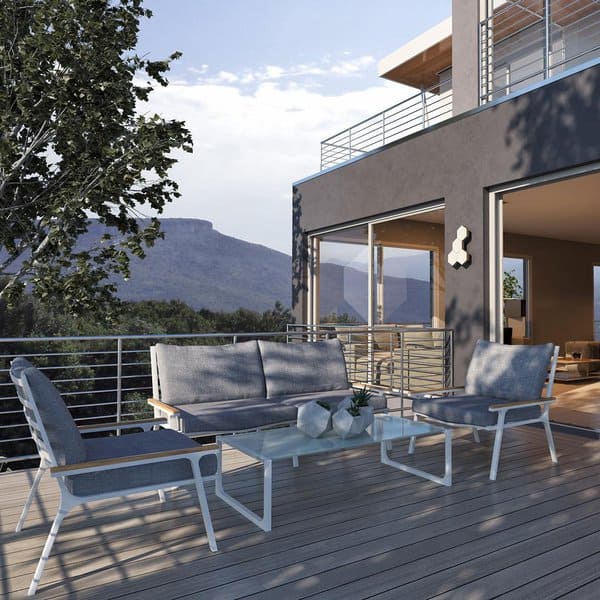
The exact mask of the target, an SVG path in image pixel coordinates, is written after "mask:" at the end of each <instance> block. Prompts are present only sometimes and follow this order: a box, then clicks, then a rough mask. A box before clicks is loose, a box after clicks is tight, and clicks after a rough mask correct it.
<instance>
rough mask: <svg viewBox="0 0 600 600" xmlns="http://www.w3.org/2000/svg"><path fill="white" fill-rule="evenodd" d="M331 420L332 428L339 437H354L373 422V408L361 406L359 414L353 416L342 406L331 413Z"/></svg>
mask: <svg viewBox="0 0 600 600" xmlns="http://www.w3.org/2000/svg"><path fill="white" fill-rule="evenodd" d="M369 409H371V410H369ZM331 421H332V424H333V430H334V431H335V433H336V434H337V435H338V436H339V437H341V438H342V439H346V438H351V437H355V436H357V435H360V434H361V433H362V432H363V431H364V430H365V429H366V428H367V427H368V426H369V425H370V424H371V423H372V422H373V409H372V408H371V407H370V406H367V407H363V408H361V409H360V415H358V417H354V416H352V415H351V414H350V413H349V412H348V411H347V410H346V409H345V408H342V409H341V410H338V411H337V412H336V413H335V414H334V415H333V417H332V419H331Z"/></svg>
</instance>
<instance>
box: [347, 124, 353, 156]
mask: <svg viewBox="0 0 600 600" xmlns="http://www.w3.org/2000/svg"><path fill="white" fill-rule="evenodd" d="M348 158H352V129H349V130H348Z"/></svg>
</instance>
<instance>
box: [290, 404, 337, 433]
mask: <svg viewBox="0 0 600 600" xmlns="http://www.w3.org/2000/svg"><path fill="white" fill-rule="evenodd" d="M296 427H297V428H298V429H299V431H301V432H302V433H304V434H305V435H308V436H309V437H312V438H318V437H319V436H321V435H323V434H324V433H326V432H327V431H329V430H330V429H331V407H330V406H329V404H328V403H327V402H324V401H323V400H317V401H316V402H315V401H314V400H313V401H311V402H307V403H306V404H303V405H302V406H299V407H298V417H297V419H296Z"/></svg>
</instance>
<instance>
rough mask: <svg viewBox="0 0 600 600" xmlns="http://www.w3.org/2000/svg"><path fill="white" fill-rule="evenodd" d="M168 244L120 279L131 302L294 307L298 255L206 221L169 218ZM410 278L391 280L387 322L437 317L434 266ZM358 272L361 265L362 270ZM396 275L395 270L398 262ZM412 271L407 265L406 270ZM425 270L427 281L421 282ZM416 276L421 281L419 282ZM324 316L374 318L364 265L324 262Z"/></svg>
mask: <svg viewBox="0 0 600 600" xmlns="http://www.w3.org/2000/svg"><path fill="white" fill-rule="evenodd" d="M160 221H161V226H162V230H163V231H164V233H165V239H164V240H157V241H156V243H155V245H154V247H152V248H148V249H147V250H146V258H145V259H143V260H141V259H139V258H135V257H133V258H132V259H131V277H130V278H129V280H128V281H118V295H119V297H120V298H121V299H123V300H131V301H139V300H182V301H183V302H185V303H186V304H188V305H189V306H191V307H192V308H195V309H201V308H207V309H209V310H222V311H226V312H229V311H234V310H237V309H238V308H247V309H250V310H255V311H259V312H262V311H265V310H269V309H271V308H273V306H274V304H275V302H277V301H279V302H281V303H282V304H283V305H284V306H286V307H290V305H291V274H292V266H291V257H290V256H289V255H287V254H285V253H283V252H278V251H277V250H273V249H271V248H267V247H266V246H262V245H260V244H251V243H249V242H244V241H242V240H239V239H237V238H234V237H231V236H228V235H223V234H222V233H219V232H218V231H216V230H215V229H214V228H213V226H212V223H210V222H209V221H204V220H201V219H165V218H163V219H161V220H160ZM105 231H106V228H105V227H104V226H103V225H101V224H100V223H99V222H98V221H95V220H92V221H91V223H90V226H89V230H88V232H87V233H86V234H85V235H84V236H82V237H81V238H80V240H79V241H78V244H77V245H78V248H80V249H81V248H89V247H91V246H93V245H96V244H97V243H98V240H100V238H101V236H102V234H103V233H105ZM413 262H414V265H412V264H411V268H410V269H408V273H406V274H407V275H409V276H408V277H406V276H405V277H393V276H392V277H390V276H386V278H385V298H384V304H385V309H384V310H385V318H386V321H387V322H392V323H394V322H421V321H427V320H428V318H429V311H430V305H429V283H428V282H427V281H424V279H426V278H427V275H426V273H427V270H426V268H425V267H424V266H423V265H421V264H419V263H418V262H417V261H413ZM355 267H356V268H355ZM389 269H390V272H391V273H392V274H394V271H397V269H395V265H394V264H392V262H391V261H390V265H389ZM405 271H406V265H405ZM421 273H424V274H423V276H422V279H421V278H420V277H419V275H420V274H421ZM414 275H416V277H414ZM320 288H321V314H323V315H327V314H331V313H337V314H343V313H348V314H349V315H350V316H352V317H354V318H356V319H358V320H359V321H366V320H367V273H366V272H365V271H364V270H363V267H362V266H361V265H353V266H352V267H347V266H346V267H344V266H342V265H340V264H336V263H334V262H326V263H323V264H322V265H321V283H320Z"/></svg>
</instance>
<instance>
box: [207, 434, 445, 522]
mask: <svg viewBox="0 0 600 600" xmlns="http://www.w3.org/2000/svg"><path fill="white" fill-rule="evenodd" d="M440 429H442V430H443V431H440V434H441V433H443V434H444V475H443V476H441V477H440V476H439V475H434V474H433V473H429V472H428V471H423V470H422V469H418V468H416V467H412V466H410V465H406V464H404V463H401V462H398V461H396V460H393V459H391V458H390V457H389V454H388V452H389V450H391V446H392V442H393V441H398V440H400V439H403V438H397V439H396V440H384V441H382V442H373V443H374V444H376V443H379V444H380V459H381V463H382V464H384V465H388V466H390V467H393V468H394V469H399V470H400V471H405V472H406V473H410V474H411V475H416V476H417V477H422V478H423V479H427V480H429V481H433V482H434V483H438V484H440V485H445V486H451V485H452V429H451V428H449V427H440ZM430 435H435V434H431V433H428V434H426V435H421V436H417V437H429V436H430ZM233 440H235V436H219V437H217V444H218V446H219V451H218V454H217V474H216V476H215V494H216V495H217V496H218V497H219V498H221V500H223V502H225V503H226V504H228V505H229V506H231V508H233V509H234V510H236V511H237V512H239V513H240V514H241V515H243V516H244V517H246V518H247V519H248V520H249V521H250V522H251V523H254V524H255V525H257V526H258V527H260V529H262V530H263V531H271V527H272V507H273V461H272V460H271V459H266V458H258V457H255V456H252V458H254V459H255V460H258V461H259V462H262V464H263V515H262V517H261V516H260V515H258V514H257V513H255V512H254V511H252V510H250V509H249V508H248V507H247V506H245V505H244V504H242V503H241V502H240V501H239V500H236V499H235V498H234V497H233V496H231V495H230V494H229V493H228V492H226V491H225V489H224V488H223V445H228V446H230V447H232V448H234V449H236V450H238V451H239V452H242V453H243V454H246V452H244V450H243V449H241V448H238V447H237V446H235V444H230V443H229V441H233ZM367 445H368V444H367ZM336 451H338V450H336ZM340 451H343V450H340ZM324 453H325V452H322V453H320V454H324ZM247 456H250V455H249V454H247ZM293 458H294V459H295V458H296V457H293ZM281 460H285V459H281ZM294 466H297V461H296V460H294Z"/></svg>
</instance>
